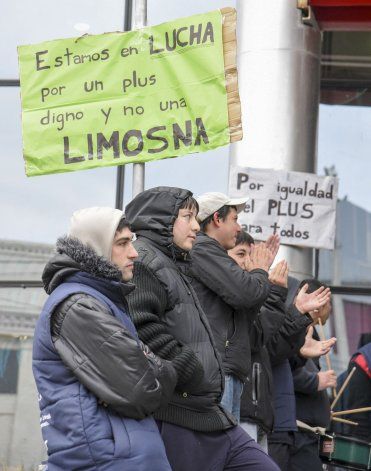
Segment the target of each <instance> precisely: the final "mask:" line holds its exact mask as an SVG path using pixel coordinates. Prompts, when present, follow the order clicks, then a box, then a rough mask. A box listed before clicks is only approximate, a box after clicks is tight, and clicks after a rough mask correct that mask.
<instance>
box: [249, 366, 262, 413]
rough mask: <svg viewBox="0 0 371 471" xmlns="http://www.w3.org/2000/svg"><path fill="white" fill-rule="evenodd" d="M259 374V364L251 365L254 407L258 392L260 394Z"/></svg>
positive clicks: (256, 403)
mask: <svg viewBox="0 0 371 471" xmlns="http://www.w3.org/2000/svg"><path fill="white" fill-rule="evenodd" d="M260 374H261V365H260V363H253V365H252V378H251V379H252V402H253V404H254V406H257V405H258V401H259V392H260Z"/></svg>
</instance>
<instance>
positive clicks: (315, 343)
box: [300, 326, 336, 358]
mask: <svg viewBox="0 0 371 471" xmlns="http://www.w3.org/2000/svg"><path fill="white" fill-rule="evenodd" d="M335 343H336V338H335V337H332V338H331V339H328V340H315V339H314V338H313V327H312V326H310V327H309V329H308V332H307V335H306V336H305V342H304V345H303V346H302V347H301V349H300V355H301V356H302V357H304V358H316V357H320V356H322V355H326V353H328V352H329V351H330V350H331V348H332V347H333V346H334V345H335Z"/></svg>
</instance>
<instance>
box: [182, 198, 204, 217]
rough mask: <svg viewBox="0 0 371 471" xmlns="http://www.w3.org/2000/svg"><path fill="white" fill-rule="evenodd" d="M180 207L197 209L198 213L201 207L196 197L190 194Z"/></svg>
mask: <svg viewBox="0 0 371 471" xmlns="http://www.w3.org/2000/svg"><path fill="white" fill-rule="evenodd" d="M179 209H191V210H192V209H195V210H196V213H197V214H198V211H199V210H200V207H199V206H198V203H197V200H196V198H193V196H188V197H187V198H186V199H185V200H183V201H182V203H181V205H180V206H179Z"/></svg>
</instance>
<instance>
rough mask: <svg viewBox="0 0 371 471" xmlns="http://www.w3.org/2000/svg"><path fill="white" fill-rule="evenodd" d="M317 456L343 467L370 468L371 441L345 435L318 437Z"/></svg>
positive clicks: (325, 461) (324, 461)
mask: <svg viewBox="0 0 371 471" xmlns="http://www.w3.org/2000/svg"><path fill="white" fill-rule="evenodd" d="M319 456H320V458H321V460H322V462H323V463H330V464H332V465H336V466H339V467H341V468H343V469H356V470H363V469H366V470H367V469H371V443H368V442H365V441H364V440H359V439H358V438H353V437H347V436H345V435H337V434H332V435H327V434H326V435H323V436H321V437H320V443H319Z"/></svg>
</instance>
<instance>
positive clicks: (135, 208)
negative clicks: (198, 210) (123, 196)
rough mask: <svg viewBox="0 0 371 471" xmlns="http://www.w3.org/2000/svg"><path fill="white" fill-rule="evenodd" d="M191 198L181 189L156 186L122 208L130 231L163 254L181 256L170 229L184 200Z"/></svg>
mask: <svg viewBox="0 0 371 471" xmlns="http://www.w3.org/2000/svg"><path fill="white" fill-rule="evenodd" d="M190 196H193V193H192V192H191V191H189V190H184V189H182V188H175V187H167V186H158V187H156V188H151V189H149V190H146V191H143V192H142V193H140V194H139V195H137V196H136V197H135V198H134V199H133V200H132V201H131V202H130V203H129V204H128V205H127V206H126V208H125V216H126V218H127V220H128V221H129V223H130V226H131V230H132V231H133V232H135V233H136V235H137V236H142V237H145V238H147V239H150V240H151V241H153V242H154V243H155V244H156V245H157V246H158V247H159V248H160V250H162V251H163V252H164V253H166V254H167V255H170V256H172V257H174V254H175V256H176V257H178V256H179V255H182V256H183V255H184V252H183V251H182V250H181V249H179V248H178V247H177V246H176V245H175V244H174V242H173V227H174V222H175V220H176V218H177V217H178V213H179V208H180V206H181V204H182V203H183V201H184V200H186V199H187V198H188V197H190Z"/></svg>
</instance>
